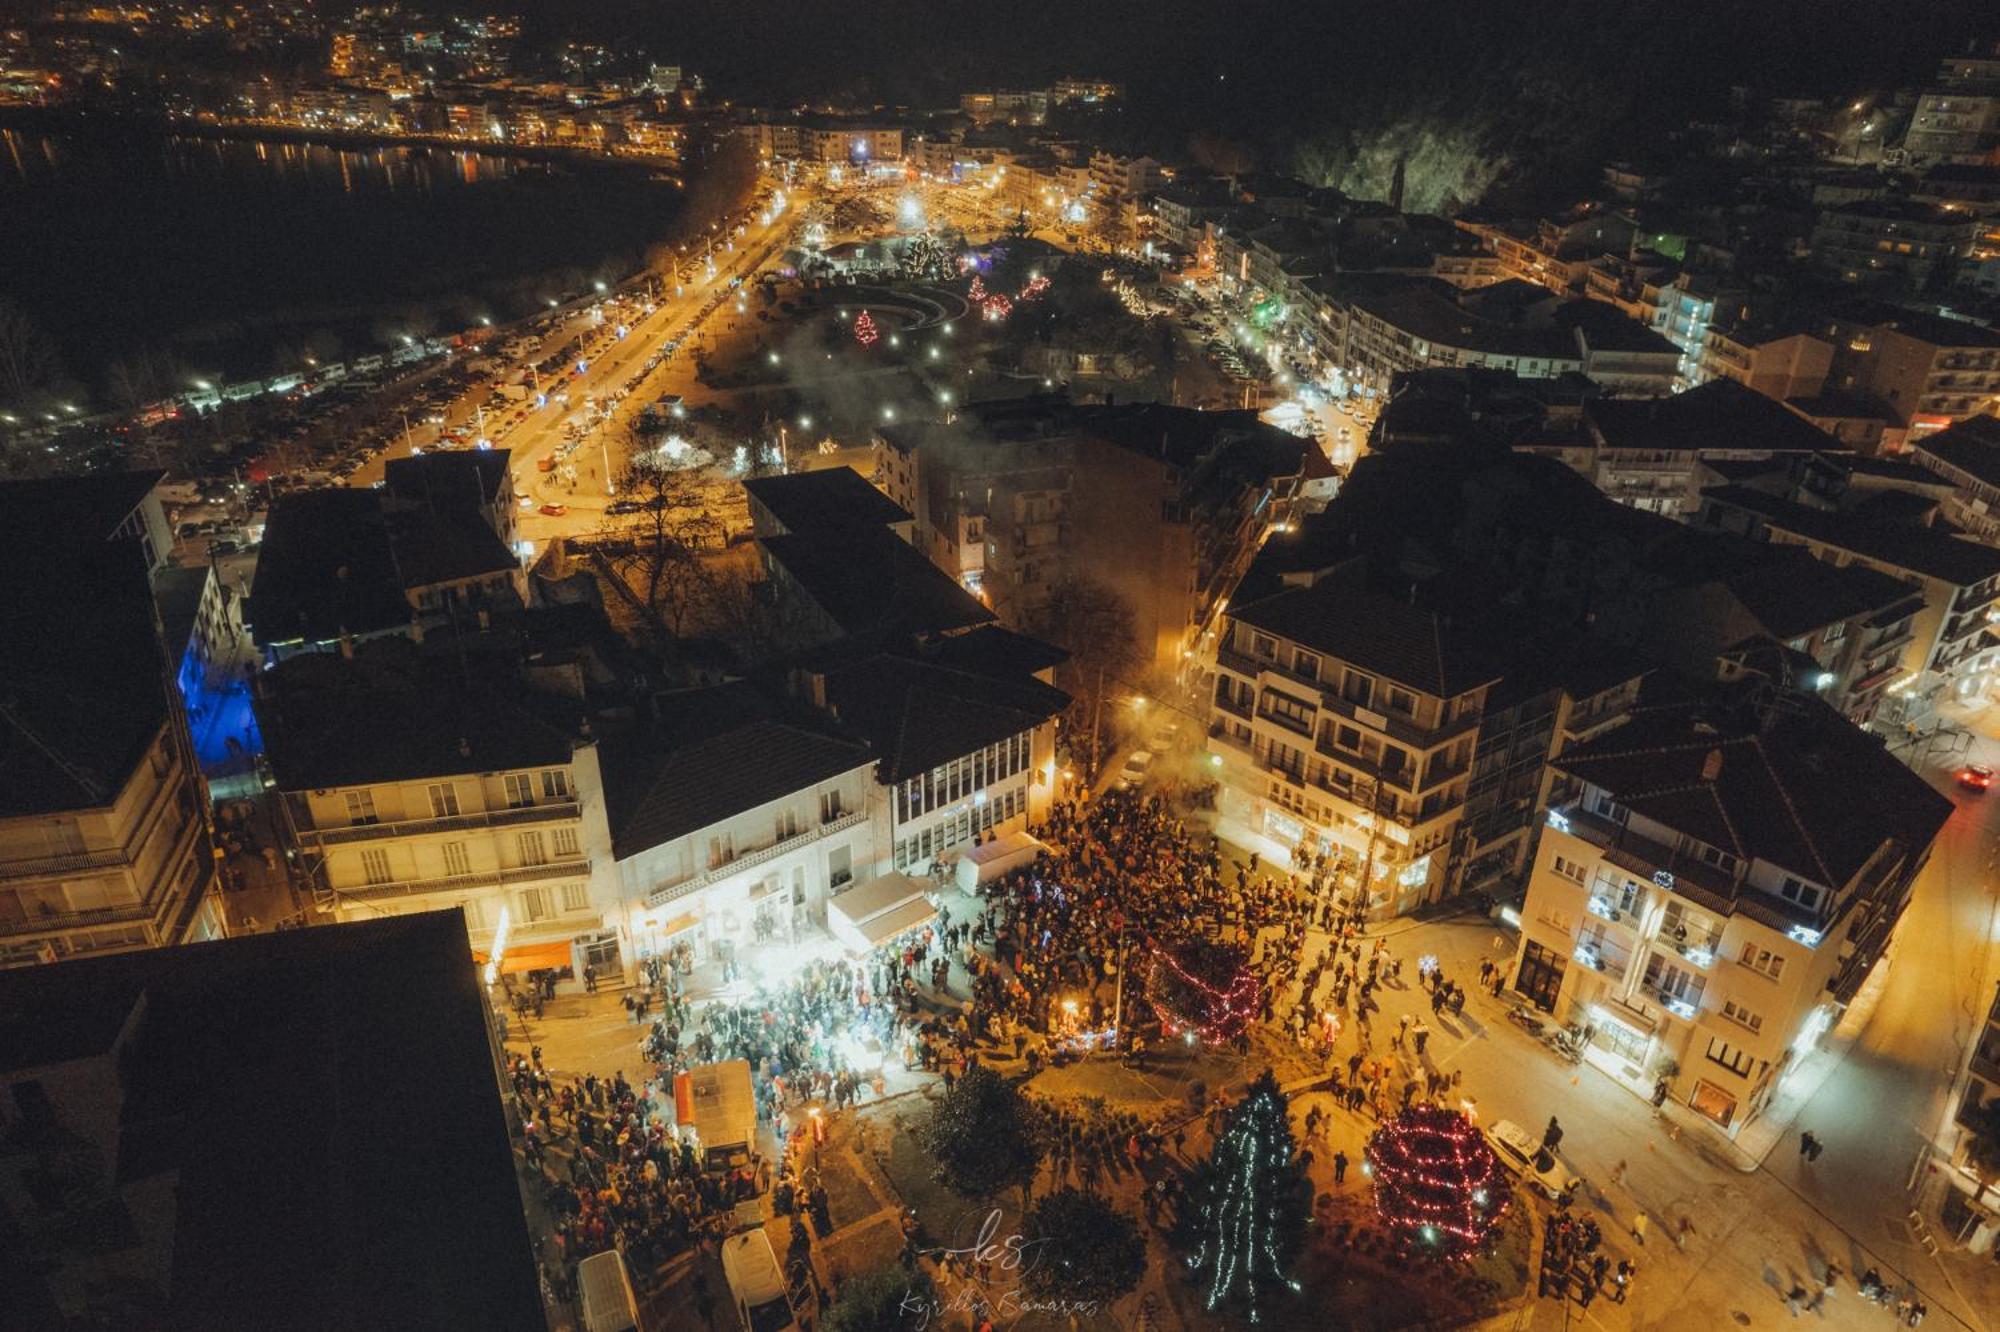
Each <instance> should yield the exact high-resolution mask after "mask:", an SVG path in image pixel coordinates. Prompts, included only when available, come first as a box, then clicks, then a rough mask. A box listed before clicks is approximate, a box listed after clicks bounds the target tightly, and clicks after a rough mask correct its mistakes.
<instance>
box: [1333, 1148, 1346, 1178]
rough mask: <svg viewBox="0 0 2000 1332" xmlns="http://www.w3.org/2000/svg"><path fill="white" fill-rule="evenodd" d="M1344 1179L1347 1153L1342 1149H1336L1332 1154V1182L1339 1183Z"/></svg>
mask: <svg viewBox="0 0 2000 1332" xmlns="http://www.w3.org/2000/svg"><path fill="white" fill-rule="evenodd" d="M1346 1179H1347V1153H1346V1152H1342V1151H1336V1152H1335V1153H1334V1154H1333V1182H1334V1183H1335V1184H1340V1183H1343V1182H1344V1181H1345V1180H1346Z"/></svg>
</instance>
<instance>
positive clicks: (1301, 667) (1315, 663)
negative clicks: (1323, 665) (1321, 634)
mask: <svg viewBox="0 0 2000 1332" xmlns="http://www.w3.org/2000/svg"><path fill="white" fill-rule="evenodd" d="M1292 669H1293V670H1295V671H1297V672H1298V673H1299V674H1300V675H1303V676H1305V678H1306V679H1308V680H1317V679H1319V658H1318V657H1315V656H1314V655H1313V654H1312V653H1310V652H1294V653H1292Z"/></svg>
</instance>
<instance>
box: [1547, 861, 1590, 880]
mask: <svg viewBox="0 0 2000 1332" xmlns="http://www.w3.org/2000/svg"><path fill="white" fill-rule="evenodd" d="M1549 868H1550V869H1553V870H1554V871H1555V872H1556V873H1558V874H1560V875H1562V876H1563V877H1564V878H1565V879H1569V880H1570V881H1572V882H1574V883H1582V882H1583V880H1584V875H1585V874H1586V873H1588V871H1587V870H1586V869H1585V868H1584V866H1583V864H1582V863H1581V862H1580V861H1575V860H1571V859H1570V858H1569V857H1568V856H1556V857H1554V858H1553V859H1552V860H1550V862H1549Z"/></svg>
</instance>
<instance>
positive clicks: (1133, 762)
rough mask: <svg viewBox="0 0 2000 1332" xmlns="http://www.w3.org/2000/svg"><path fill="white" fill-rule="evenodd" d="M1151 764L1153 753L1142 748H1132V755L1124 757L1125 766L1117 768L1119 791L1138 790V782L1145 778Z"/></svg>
mask: <svg viewBox="0 0 2000 1332" xmlns="http://www.w3.org/2000/svg"><path fill="white" fill-rule="evenodd" d="M1152 766H1153V755H1152V753H1151V752H1150V751H1148V750H1144V749H1135V750H1133V751H1132V757H1130V758H1128V759H1126V760H1125V766H1124V767H1123V768H1122V769H1120V770H1119V773H1118V789H1119V790H1121V791H1136V790H1138V789H1139V785H1140V783H1142V782H1144V781H1145V780H1146V773H1147V772H1148V771H1149V770H1150V769H1151V768H1152Z"/></svg>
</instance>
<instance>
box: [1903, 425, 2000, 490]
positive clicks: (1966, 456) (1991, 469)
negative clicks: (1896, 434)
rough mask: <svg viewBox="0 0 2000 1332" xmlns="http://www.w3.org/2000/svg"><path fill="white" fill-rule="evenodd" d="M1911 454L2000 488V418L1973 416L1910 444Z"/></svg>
mask: <svg viewBox="0 0 2000 1332" xmlns="http://www.w3.org/2000/svg"><path fill="white" fill-rule="evenodd" d="M1910 451H1911V452H1912V453H1915V454H1916V455H1917V456H1918V457H1919V458H1923V457H1930V458H1934V459H1936V460H1937V461H1938V462H1940V463H1942V464H1944V465H1945V466H1946V467H1951V468H1956V469H1957V470H1958V471H1961V472H1964V473H1966V474H1967V475H1968V476H1970V477H1972V479H1973V480H1975V481H1980V482H1984V483H1985V484H1986V485H1989V486H2000V417H1992V416H1972V417H1967V418H1966V419H1965V420H1963V421H1960V422H1959V423H1958V424H1957V425H1954V426H1952V427H1951V428H1950V429H1949V430H1940V431H1938V432H1937V433H1936V434H1934V435H1924V436H1922V437H1920V438H1918V439H1914V440H1911V441H1910Z"/></svg>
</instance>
